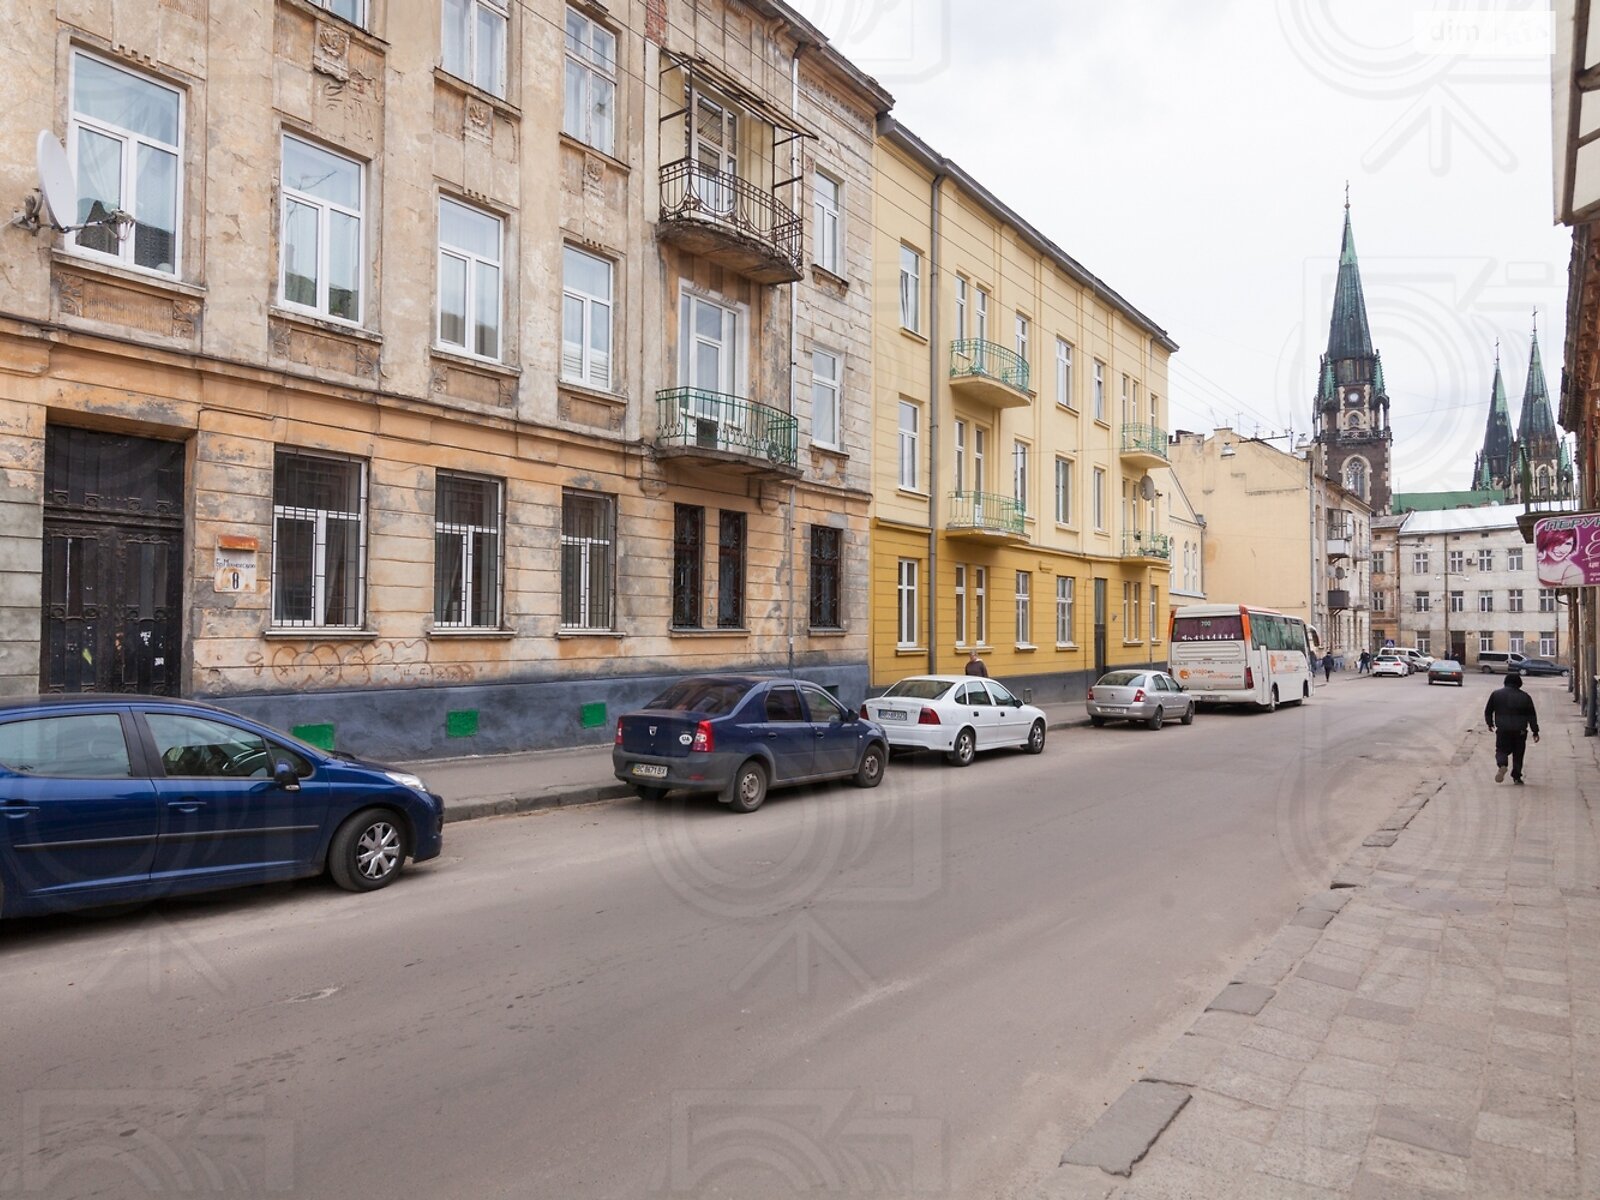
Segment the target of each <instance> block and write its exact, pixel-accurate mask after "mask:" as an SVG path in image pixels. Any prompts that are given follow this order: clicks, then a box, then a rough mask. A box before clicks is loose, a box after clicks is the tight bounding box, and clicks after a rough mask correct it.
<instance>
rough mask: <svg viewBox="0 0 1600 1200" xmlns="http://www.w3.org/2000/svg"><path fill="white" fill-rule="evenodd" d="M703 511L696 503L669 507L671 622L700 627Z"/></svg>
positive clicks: (683, 626) (703, 568) (685, 627)
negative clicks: (670, 509)
mask: <svg viewBox="0 0 1600 1200" xmlns="http://www.w3.org/2000/svg"><path fill="white" fill-rule="evenodd" d="M705 541H706V510H705V509H703V508H701V507H700V506H699V505H697V504H674V505H673V506H672V624H673V627H674V628H676V629H699V628H700V597H701V595H702V593H703V589H704V570H705Z"/></svg>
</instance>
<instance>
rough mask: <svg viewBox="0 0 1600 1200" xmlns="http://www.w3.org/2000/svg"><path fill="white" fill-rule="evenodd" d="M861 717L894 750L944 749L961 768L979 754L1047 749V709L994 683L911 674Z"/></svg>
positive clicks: (867, 705) (877, 698) (864, 709)
mask: <svg viewBox="0 0 1600 1200" xmlns="http://www.w3.org/2000/svg"><path fill="white" fill-rule="evenodd" d="M861 715H862V716H863V717H868V716H870V717H872V718H873V719H875V720H876V721H877V722H878V724H880V725H882V726H883V730H884V733H885V735H886V736H887V737H888V739H889V745H891V746H893V747H895V748H896V749H905V750H940V751H943V752H944V755H945V760H946V761H947V762H949V763H952V764H953V765H955V766H958V767H965V766H968V765H969V764H970V763H971V762H972V759H973V757H974V755H976V754H977V752H978V751H979V750H994V749H997V748H1000V747H1005V746H1020V747H1022V748H1023V749H1024V750H1026V751H1028V753H1030V754H1040V753H1042V752H1043V751H1044V737H1045V727H1046V723H1045V716H1044V710H1043V709H1041V708H1035V707H1034V706H1033V705H1031V704H1024V703H1023V702H1022V701H1021V700H1018V699H1017V698H1016V696H1014V695H1012V693H1011V689H1009V688H1008V687H1006V686H1005V684H1003V683H1001V682H999V681H998V680H995V679H982V678H974V677H972V676H970V675H913V676H911V677H910V678H908V679H902V680H900V681H899V682H898V683H894V684H891V685H890V686H889V688H888V690H887V691H885V692H884V693H883V695H881V696H874V697H873V698H872V699H870V700H868V701H867V702H866V703H865V704H863V705H862V706H861Z"/></svg>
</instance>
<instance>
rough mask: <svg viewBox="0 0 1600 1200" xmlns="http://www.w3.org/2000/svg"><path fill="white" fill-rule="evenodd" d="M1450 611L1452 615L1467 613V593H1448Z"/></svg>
mask: <svg viewBox="0 0 1600 1200" xmlns="http://www.w3.org/2000/svg"><path fill="white" fill-rule="evenodd" d="M1450 611H1451V612H1453V613H1459V612H1466V611H1467V593H1466V592H1465V591H1453V592H1451V593H1450Z"/></svg>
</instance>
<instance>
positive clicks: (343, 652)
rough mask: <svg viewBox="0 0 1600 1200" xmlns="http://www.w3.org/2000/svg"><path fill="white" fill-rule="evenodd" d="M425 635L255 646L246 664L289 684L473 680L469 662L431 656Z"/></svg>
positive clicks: (396, 684)
mask: <svg viewBox="0 0 1600 1200" xmlns="http://www.w3.org/2000/svg"><path fill="white" fill-rule="evenodd" d="M432 650H433V644H432V643H431V642H429V641H428V639H427V638H412V639H409V640H406V639H401V638H380V639H379V640H377V641H374V642H361V643H356V644H354V645H351V644H349V643H339V642H315V643H312V644H310V645H304V644H302V645H284V646H272V647H269V648H268V649H266V650H253V651H251V652H250V653H249V654H247V655H246V656H245V660H244V662H245V666H247V667H249V668H250V669H251V670H252V671H253V672H254V673H255V675H256V678H258V679H269V680H271V682H272V683H274V684H277V685H279V686H286V687H306V688H340V687H406V686H424V685H427V684H435V683H471V682H472V680H473V677H474V675H475V673H476V672H475V668H474V667H473V665H472V664H471V663H462V662H451V663H436V662H433V661H431V654H432Z"/></svg>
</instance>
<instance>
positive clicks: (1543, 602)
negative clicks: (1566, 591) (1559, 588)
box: [1539, 588, 1556, 613]
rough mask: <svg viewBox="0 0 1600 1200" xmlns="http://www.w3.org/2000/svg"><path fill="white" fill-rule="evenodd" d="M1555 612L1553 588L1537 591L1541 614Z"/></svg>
mask: <svg viewBox="0 0 1600 1200" xmlns="http://www.w3.org/2000/svg"><path fill="white" fill-rule="evenodd" d="M1555 610H1556V590H1555V588H1540V589H1539V611H1540V612H1542V613H1553V612H1555Z"/></svg>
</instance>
